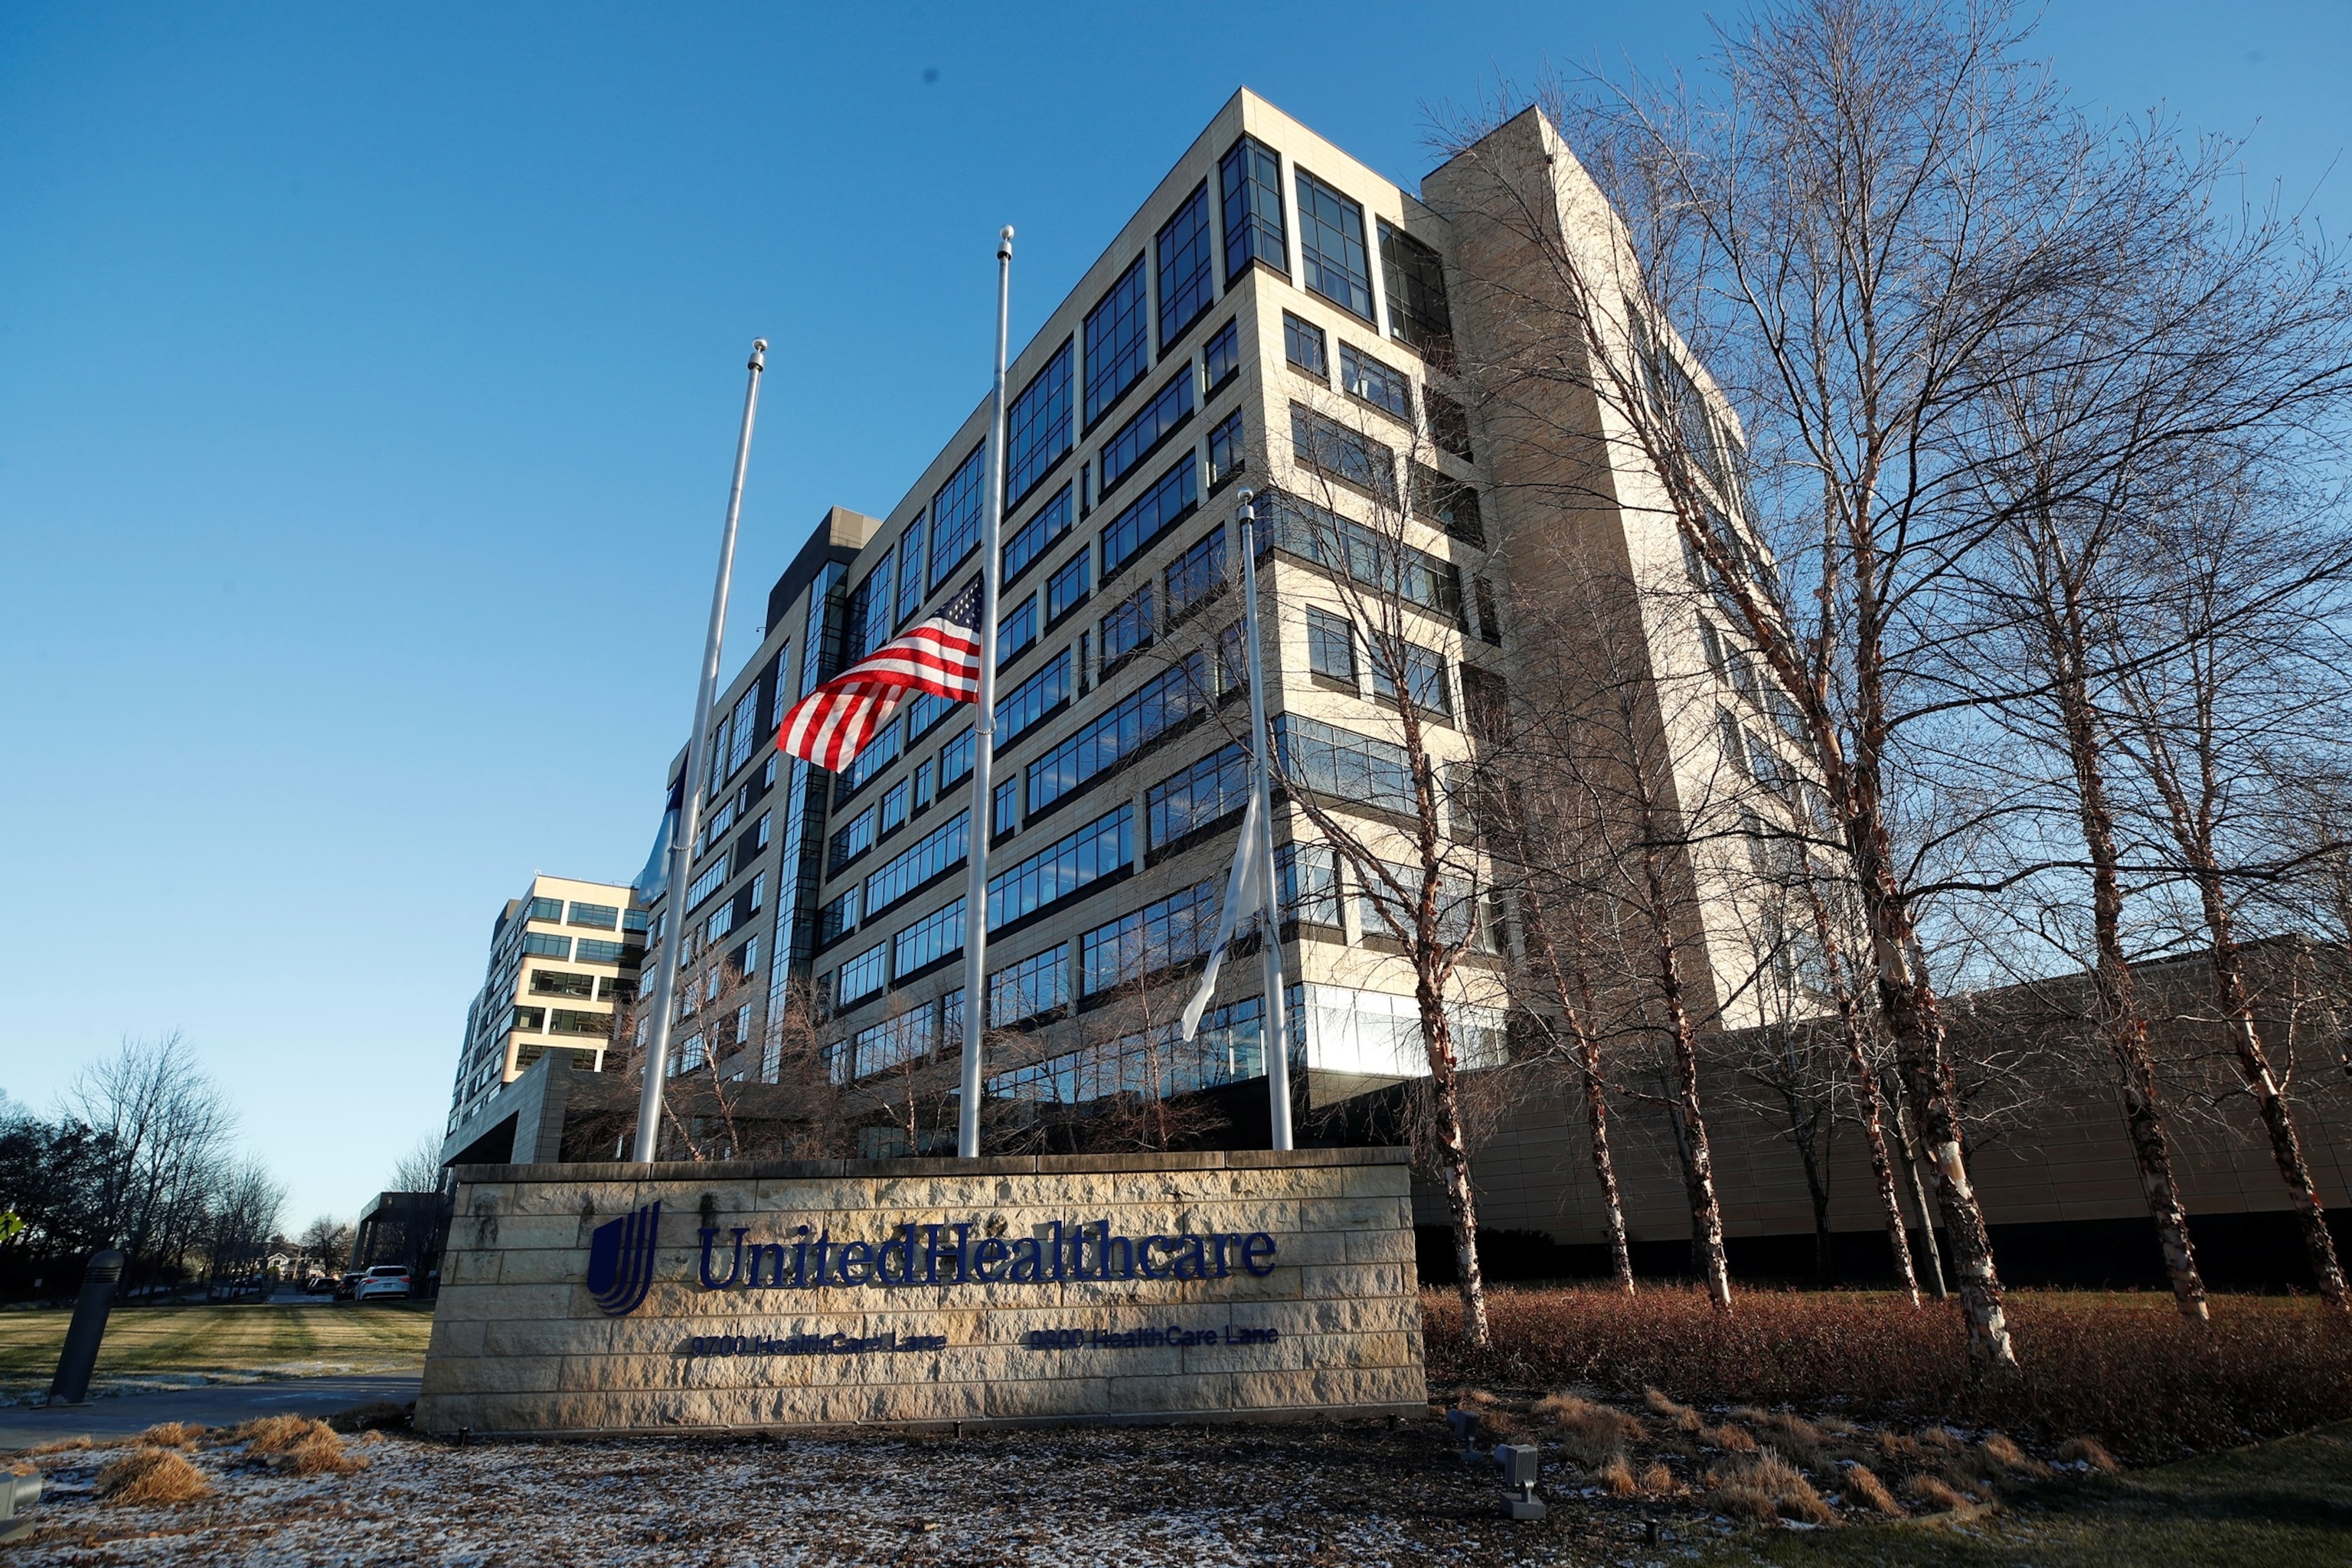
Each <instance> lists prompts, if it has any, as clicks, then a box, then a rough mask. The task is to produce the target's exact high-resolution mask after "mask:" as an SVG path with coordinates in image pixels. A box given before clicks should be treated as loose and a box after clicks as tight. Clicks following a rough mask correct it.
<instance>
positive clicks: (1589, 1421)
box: [1536, 1394, 1650, 1466]
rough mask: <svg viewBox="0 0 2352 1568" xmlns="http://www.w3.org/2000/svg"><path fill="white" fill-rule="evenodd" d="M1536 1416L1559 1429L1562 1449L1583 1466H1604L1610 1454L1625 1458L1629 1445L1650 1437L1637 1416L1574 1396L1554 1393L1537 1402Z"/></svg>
mask: <svg viewBox="0 0 2352 1568" xmlns="http://www.w3.org/2000/svg"><path fill="white" fill-rule="evenodd" d="M1536 1415H1538V1416H1542V1417H1548V1418H1549V1419H1550V1420H1551V1421H1552V1422H1553V1424H1554V1425H1556V1426H1559V1446H1560V1447H1561V1448H1563V1449H1564V1450H1566V1451H1567V1453H1568V1456H1569V1458H1572V1459H1574V1460H1576V1462H1577V1463H1579V1464H1580V1465H1586V1466H1601V1465H1605V1464H1607V1463H1608V1461H1609V1457H1610V1456H1611V1455H1612V1454H1615V1455H1619V1456H1621V1457H1622V1454H1623V1452H1624V1448H1625V1445H1626V1444H1628V1443H1638V1442H1641V1441H1642V1440H1643V1439H1644V1438H1646V1437H1647V1436H1649V1435H1650V1434H1649V1430H1648V1428H1646V1427H1644V1426H1643V1425H1642V1423H1641V1422H1640V1421H1639V1420H1638V1419H1636V1418H1635V1417H1633V1416H1631V1415H1626V1414H1625V1413H1624V1412H1622V1411H1621V1410H1612V1409H1611V1408H1610V1407H1609V1406H1608V1405H1595V1404H1593V1403H1592V1402H1591V1400H1589V1399H1583V1398H1580V1397H1579V1396H1577V1395H1576V1394H1551V1395H1549V1396H1548V1397H1546V1398H1543V1399H1539V1400H1538V1401H1536Z"/></svg>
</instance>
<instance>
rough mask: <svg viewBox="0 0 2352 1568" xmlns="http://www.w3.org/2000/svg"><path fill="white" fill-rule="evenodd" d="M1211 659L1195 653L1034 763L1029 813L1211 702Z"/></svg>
mask: <svg viewBox="0 0 2352 1568" xmlns="http://www.w3.org/2000/svg"><path fill="white" fill-rule="evenodd" d="M1207 676H1208V671H1207V667H1206V661H1205V660H1203V659H1202V657H1201V656H1200V655H1199V654H1197V653H1195V654H1191V655H1188V656H1186V658H1185V659H1184V662H1183V663H1181V664H1180V665H1177V666H1176V667H1175V668H1172V669H1167V670H1163V671H1161V672H1160V674H1159V675H1156V676H1154V677H1152V679H1150V680H1149V681H1147V682H1146V683H1145V684H1144V685H1142V686H1139V687H1138V688H1137V689H1135V690H1134V691H1132V692H1130V693H1129V694H1128V696H1127V697H1126V698H1125V699H1124V700H1121V701H1120V702H1119V704H1118V706H1117V707H1116V708H1113V709H1112V710H1110V711H1109V712H1108V713H1105V714H1104V715H1103V716H1102V717H1100V718H1099V719H1097V720H1096V721H1094V722H1093V723H1091V724H1088V725H1087V727H1086V728H1085V729H1083V730H1081V731H1078V732H1077V733H1076V734H1075V735H1073V736H1071V737H1070V738H1069V739H1068V740H1066V741H1065V742H1062V743H1061V744H1060V745H1058V746H1056V747H1055V748H1054V749H1053V750H1052V751H1050V752H1046V753H1045V755H1044V756H1042V757H1040V758H1038V759H1037V760H1036V761H1035V762H1034V763H1030V764H1029V815H1030V816H1036V815H1037V814H1038V813H1039V812H1041V811H1043V810H1045V807H1046V806H1048V805H1052V804H1053V803H1054V802H1055V801H1057V800H1059V799H1061V798H1062V797H1063V796H1064V795H1068V794H1070V793H1071V792H1072V791H1074V790H1076V789H1079V788H1081V787H1082V786H1084V785H1085V784H1087V783H1088V782H1090V781H1091V780H1093V779H1095V778H1097V777H1099V776H1100V775H1102V774H1104V773H1108V772H1110V771H1111V770H1112V769H1113V768H1116V767H1118V765H1119V764H1120V763H1124V762H1126V761H1127V760H1128V759H1129V758H1130V757H1133V756H1134V755H1135V754H1136V753H1137V752H1140V751H1141V750H1142V749H1143V748H1144V747H1146V746H1148V745H1150V743H1151V742H1153V741H1156V740H1158V739H1159V738H1160V736H1161V735H1163V734H1166V733H1167V732H1168V731H1170V730H1172V729H1174V728H1175V727H1176V726H1177V725H1179V724H1181V723H1183V722H1184V721H1186V720H1188V719H1190V718H1192V716H1193V715H1194V714H1196V713H1199V712H1202V711H1203V710H1205V709H1206V708H1207V707H1208V704H1209V697H1208V687H1207V685H1206V681H1207Z"/></svg>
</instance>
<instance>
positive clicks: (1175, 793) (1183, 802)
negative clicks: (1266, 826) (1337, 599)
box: [1143, 612, 1311, 849]
mask: <svg viewBox="0 0 2352 1568" xmlns="http://www.w3.org/2000/svg"><path fill="white" fill-rule="evenodd" d="M1310 613H1311V612H1310ZM1249 774H1250V765H1249V751H1248V749H1247V748H1246V747H1244V746H1243V745H1242V744H1241V743H1240V742H1234V744H1232V745H1230V746H1227V747H1226V748H1224V750H1223V751H1221V752H1211V753H1210V754H1209V755H1207V756H1205V757H1202V759H1201V760H1200V761H1199V762H1197V763H1193V764H1192V766H1191V767H1189V768H1186V769H1185V770H1184V771H1183V772H1181V773H1175V774H1172V775H1171V776H1170V777H1168V778H1164V779H1162V780H1160V782H1159V783H1158V784H1153V785H1152V786H1151V788H1150V790H1149V791H1147V792H1146V793H1145V795H1144V797H1143V811H1144V819H1145V826H1146V827H1147V828H1148V830H1149V831H1150V835H1151V839H1150V842H1151V847H1153V848H1154V849H1158V848H1160V847H1162V846H1164V845H1167V844H1170V843H1172V842H1173V841H1174V840H1176V839H1179V838H1181V837H1184V835H1186V834H1187V833H1190V832H1192V830H1193V829H1194V828H1196V827H1203V826H1207V825H1208V824H1210V823H1212V822H1217V821H1221V820H1223V818H1225V817H1227V816H1231V815H1233V814H1234V812H1237V811H1239V810H1241V809H1242V808H1243V807H1244V806H1245V805H1248V804H1249Z"/></svg>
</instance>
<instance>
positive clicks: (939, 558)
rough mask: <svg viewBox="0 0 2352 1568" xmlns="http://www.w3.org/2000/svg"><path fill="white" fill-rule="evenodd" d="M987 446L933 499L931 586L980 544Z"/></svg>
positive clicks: (975, 451) (976, 449)
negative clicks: (984, 459)
mask: <svg viewBox="0 0 2352 1568" xmlns="http://www.w3.org/2000/svg"><path fill="white" fill-rule="evenodd" d="M987 453H988V447H987V446H986V445H985V444H984V443H983V444H982V445H981V446H978V447H973V448H972V449H971V457H969V458H965V459H964V460H963V465H962V466H961V468H957V469H956V471H955V472H954V473H953V474H951V475H950V476H949V477H948V482H947V483H946V484H943V485H941V486H940V489H939V493H938V494H936V495H934V496H933V497H931V586H932V587H934V588H936V587H938V586H939V585H940V581H941V579H943V578H945V577H946V576H947V574H949V573H950V572H952V571H954V570H955V569H956V567H957V565H958V564H959V563H961V562H962V560H963V558H964V557H965V556H967V555H969V554H971V552H972V551H973V550H974V549H975V548H976V547H977V546H978V545H979V543H980V501H981V495H980V489H981V460H982V458H984V457H986V456H987Z"/></svg>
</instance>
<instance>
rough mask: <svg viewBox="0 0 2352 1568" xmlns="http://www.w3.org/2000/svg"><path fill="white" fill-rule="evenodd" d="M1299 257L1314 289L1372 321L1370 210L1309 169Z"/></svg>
mask: <svg viewBox="0 0 2352 1568" xmlns="http://www.w3.org/2000/svg"><path fill="white" fill-rule="evenodd" d="M1298 258H1299V260H1300V262H1301V263H1302V264H1303V265H1304V267H1305V270H1306V279H1305V281H1306V284H1307V288H1308V289H1311V290H1313V291H1314V292H1316V293H1318V294H1320V295H1322V296H1323V298H1325V299H1326V300H1330V301H1331V302H1332V303H1333V304H1335V305H1337V306H1339V308H1340V309H1341V310H1352V311H1354V312H1355V313H1356V314H1357V315H1359V316H1361V317H1363V318H1364V320H1366V321H1370V320H1371V319H1372V271H1371V257H1370V253H1369V252H1367V251H1366V250H1365V248H1364V209H1363V208H1362V207H1360V206H1359V205H1356V204H1355V203H1354V202H1351V201H1349V199H1348V198H1347V197H1345V196H1343V195H1340V194H1339V192H1337V191H1335V190H1333V189H1332V188H1331V187H1330V186H1328V185H1327V184H1324V183H1323V182H1322V181H1320V180H1318V179H1317V178H1316V177H1315V176H1314V175H1312V174H1308V173H1307V171H1306V170H1304V169H1301V170H1299V171H1298Z"/></svg>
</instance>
